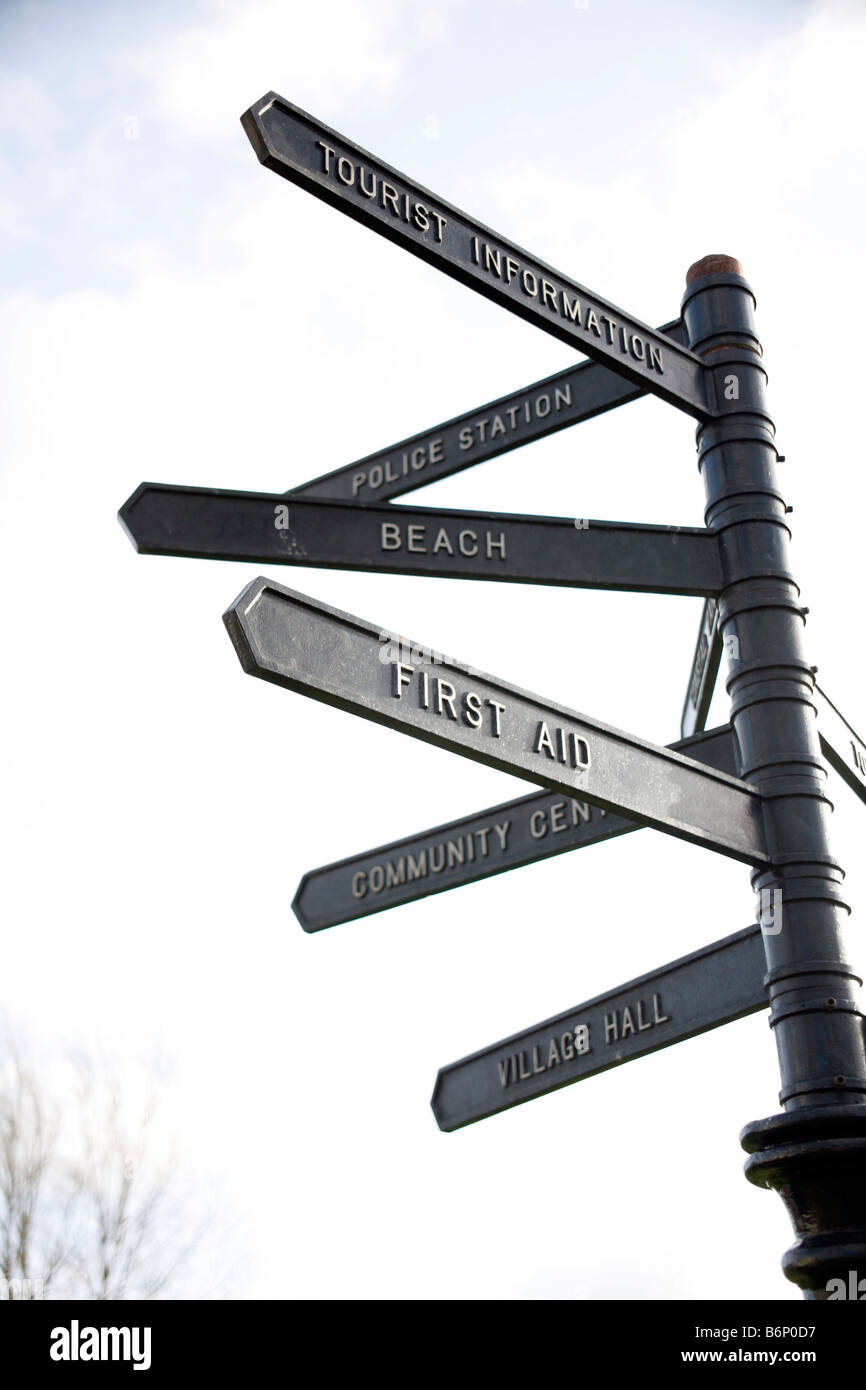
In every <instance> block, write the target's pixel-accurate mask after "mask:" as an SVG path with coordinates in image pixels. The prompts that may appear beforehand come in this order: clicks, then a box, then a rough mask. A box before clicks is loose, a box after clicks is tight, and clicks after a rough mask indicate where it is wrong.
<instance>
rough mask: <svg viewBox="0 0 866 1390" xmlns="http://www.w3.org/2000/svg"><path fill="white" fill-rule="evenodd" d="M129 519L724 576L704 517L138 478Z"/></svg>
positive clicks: (642, 579) (439, 553)
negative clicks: (484, 506)
mask: <svg viewBox="0 0 866 1390" xmlns="http://www.w3.org/2000/svg"><path fill="white" fill-rule="evenodd" d="M120 520H121V522H122V524H123V525H124V526H125V528H126V530H127V532H128V533H129V535H130V537H131V539H132V542H133V544H134V545H135V547H136V549H137V550H139V551H140V552H141V553H142V554H146V555H188V556H196V557H199V558H203V559H208V560H251V561H254V562H256V563H259V562H262V563H272V564H279V565H301V566H305V567H307V568H315V569H351V570H374V571H378V572H381V573H385V574H414V575H430V576H433V577H434V578H439V579H489V580H497V581H499V582H502V583H516V584H553V585H561V586H565V587H570V588H592V589H625V590H632V591H644V592H653V593H659V594H707V593H714V592H717V591H718V589H719V587H720V585H721V566H720V564H719V551H718V541H717V539H716V537H715V536H714V535H712V534H711V533H710V532H709V531H707V530H706V529H705V528H704V527H700V528H695V527H689V526H640V525H633V524H630V523H628V522H617V521H589V520H587V519H586V518H580V519H579V520H580V523H581V524H580V525H579V526H576V525H575V520H576V519H575V518H574V517H565V518H562V517H548V516H519V515H518V516H515V515H510V514H507V513H500V512H464V511H444V510H434V509H433V508H430V507H408V506H403V505H402V504H400V505H398V506H390V505H389V504H387V503H385V504H383V505H382V506H370V505H368V504H365V503H357V502H356V503H351V502H331V501H324V500H319V499H314V498H298V499H295V498H291V499H287V498H286V497H285V496H284V495H282V494H280V493H268V492H233V491H229V490H228V489H227V488H204V487H177V486H174V485H172V484H169V483H142V484H140V486H139V487H138V488H136V490H135V492H134V493H133V494H132V496H131V497H130V498H129V499H128V500H127V501H126V502H125V503H124V504H123V506H122V507H121V509H120ZM278 522H285V523H287V524H285V525H278V524H277V523H278ZM383 537H384V538H385V539H386V540H387V542H388V545H387V546H383Z"/></svg>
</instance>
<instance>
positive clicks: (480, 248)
mask: <svg viewBox="0 0 866 1390" xmlns="http://www.w3.org/2000/svg"><path fill="white" fill-rule="evenodd" d="M241 123H242V125H243V128H244V130H245V131H246V134H247V136H248V138H249V140H250V143H251V144H252V146H253V149H254V150H255V152H256V155H257V156H258V158H259V160H260V161H261V163H262V164H264V165H265V167H266V168H268V169H272V170H273V171H274V172H275V173H278V174H280V175H282V177H283V178H285V179H288V180H289V181H290V182H292V183H294V184H297V185H298V186H299V187H300V188H303V189H304V190H305V191H306V192H308V193H312V194H313V195H314V196H315V197H317V198H320V199H322V201H323V202H326V203H329V204H330V205H331V206H332V207H335V208H337V209H338V210H339V211H340V212H343V213H345V214H346V215H347V216H348V217H351V218H353V219H354V220H355V221H357V222H361V223H363V225H364V226H366V227H369V228H371V229H372V230H373V231H376V232H378V233H379V234H380V235H381V236H384V237H387V238H388V240H389V241H393V242H395V243H396V244H397V245H398V246H402V247H403V248H404V249H405V250H407V251H410V252H411V253H412V254H413V255H415V256H418V257H420V258H421V259H422V260H424V261H427V262H428V264H430V265H433V266H435V267H436V268H437V269H438V270H441V271H444V273H445V274H446V275H450V276H452V278H454V279H456V280H459V281H460V282H461V283H462V284H464V285H468V286H469V287H470V288H471V289H474V290H477V291H478V292H479V293H481V294H483V295H484V296H485V297H486V298H488V299H491V300H493V301H494V302H495V303H497V304H500V305H502V306H503V307H505V308H507V309H509V310H510V311H511V312H512V313H514V314H517V315H518V316H519V317H521V318H523V319H526V320H527V321H528V322H530V323H532V324H534V325H535V326H536V327H538V328H541V329H543V330H544V331H545V332H547V333H551V334H553V336H554V337H556V338H559V339H560V341H562V342H565V343H568V345H569V346H570V347H572V348H575V349H576V350H577V351H578V352H584V353H586V355H587V356H588V357H592V358H594V359H595V360H596V361H599V362H602V363H604V364H605V366H608V367H611V368H613V370H614V371H615V372H618V373H619V374H620V375H621V376H624V377H625V378H626V379H627V380H629V381H632V382H634V383H635V384H636V385H638V386H643V387H645V388H646V389H647V390H648V391H651V392H652V393H653V394H655V395H657V396H660V397H661V398H662V399H663V400H665V401H668V402H669V403H670V404H671V405H675V406H677V407H678V408H679V409H681V410H684V411H685V412H686V413H687V414H689V415H692V416H694V417H695V418H696V419H698V420H707V419H709V418H711V417H712V416H713V415H715V413H716V411H715V408H714V406H713V405H712V404H711V403H710V401H709V400H708V390H709V389H710V388H708V372H707V369H706V368H705V366H704V364H703V363H702V362H701V360H700V358H699V357H697V356H695V354H694V353H692V352H690V351H689V350H688V349H687V348H684V347H681V346H678V345H677V344H673V343H672V342H671V340H670V339H669V338H666V337H664V336H663V335H660V334H659V333H658V332H657V331H656V330H655V329H654V328H650V327H649V326H648V325H647V324H645V323H642V322H641V321H640V320H639V319H635V318H633V317H632V316H631V315H629V314H626V313H625V312H624V310H622V309H620V308H618V307H617V306H616V305H615V304H611V303H610V302H609V301H608V300H606V299H603V298H602V297H601V296H600V295H597V294H594V293H592V292H591V291H590V290H587V289H586V288H585V287H584V286H583V285H580V284H578V283H577V281H575V280H572V279H570V278H569V277H568V276H565V275H562V274H561V273H560V272H559V271H556V270H553V269H552V267H550V266H548V265H547V264H545V263H544V262H543V261H540V260H538V259H537V258H536V257H534V256H531V255H530V254H529V253H528V252H526V251H524V250H523V249H522V248H521V247H519V246H516V245H514V243H513V242H510V241H507V240H506V239H505V238H504V237H501V236H499V235H498V234H497V233H495V232H492V231H491V230H490V228H488V227H486V226H484V225H483V224H482V223H480V222H476V221H475V220H474V219H472V218H470V217H468V216H467V215H466V214H465V213H463V212H461V211H460V210H459V208H455V207H453V206H452V205H451V204H450V203H447V202H445V201H444V199H442V198H439V197H438V196H437V195H435V194H433V193H431V192H429V190H428V189H426V188H423V187H422V186H421V185H420V184H417V183H415V182H414V180H412V179H409V178H407V177H406V175H405V174H401V173H400V172H399V171H398V170H396V169H393V168H391V166H390V165H388V164H385V163H383V161H382V160H380V159H377V158H376V157H375V156H374V155H371V154H370V153H369V152H368V151H367V150H364V149H362V148H361V147H360V146H358V145H355V144H354V143H353V142H352V141H350V140H347V139H346V138H345V137H344V136H342V135H339V134H338V133H337V132H336V131H334V130H331V129H330V128H329V127H328V126H325V125H323V124H322V123H321V121H317V120H316V118H315V117H313V116H310V115H309V114H308V113H307V112H306V111H302V110H300V108H299V107H296V106H293V105H292V104H291V103H290V102H288V101H286V100H285V99H284V98H283V97H280V96H278V95H277V94H276V92H269V93H267V95H266V96H264V97H262V99H261V101H257V102H256V103H255V104H254V105H253V106H251V107H250V108H249V110H248V111H246V112H245V113H244V115H243V116H242V117H241Z"/></svg>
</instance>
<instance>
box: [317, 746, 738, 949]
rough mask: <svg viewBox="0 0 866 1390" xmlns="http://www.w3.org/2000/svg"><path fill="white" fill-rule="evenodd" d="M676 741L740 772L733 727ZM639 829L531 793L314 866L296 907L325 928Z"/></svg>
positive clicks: (698, 756)
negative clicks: (336, 860) (335, 860)
mask: <svg viewBox="0 0 866 1390" xmlns="http://www.w3.org/2000/svg"><path fill="white" fill-rule="evenodd" d="M671 746H672V748H673V749H674V751H675V752H679V753H684V754H685V755H686V756H687V757H690V758H694V759H695V761H696V762H700V763H704V764H705V765H706V766H707V767H715V768H717V769H718V771H719V772H726V773H728V774H729V775H730V776H736V773H737V770H738V769H737V767H736V762H735V757H734V741H733V735H732V731H731V726H730V724H725V725H723V726H722V727H721V728H718V729H712V730H710V731H709V732H708V733H702V734H698V735H696V736H695V737H694V738H686V739H681V740H680V741H679V742H678V743H674V744H672V745H671ZM640 828H641V827H640V826H639V825H638V824H637V823H636V822H635V821H632V820H628V819H626V817H625V816H617V815H611V814H609V813H607V812H605V811H600V810H599V809H598V808H597V807H593V806H590V805H589V803H588V802H586V801H580V800H573V799H568V800H563V799H562V798H560V797H557V796H554V795H552V794H551V793H549V792H534V793H532V794H530V795H529V796H521V797H517V798H516V800H514V801H506V802H504V803H503V804H502V805H500V806H490V807H488V808H487V809H486V810H484V811H478V812H476V814H475V815H472V816H463V817H462V818H461V819H460V820H456V821H449V822H448V823H447V824H445V825H437V826H434V827H433V828H432V829H430V830H424V831H421V833H420V834H416V835H409V836H405V837H404V838H403V839H401V840H394V841H392V843H391V844H386V845H379V846H378V847H377V848H376V849H371V850H366V851H365V852H364V853H362V854H354V855H352V856H351V857H349V858H347V859H342V860H339V861H338V862H337V863H334V864H325V865H323V867H322V868H319V869H311V870H310V871H309V872H308V873H306V874H304V876H303V878H302V879H301V881H300V883H299V884H298V890H297V892H296V894H295V897H294V900H293V902H292V909H293V911H294V913H295V916H296V917H297V919H298V921H299V922H300V924H301V926H302V927H303V929H304V931H307V932H315V931H322V930H323V929H324V928H326V927H334V926H337V925H338V924H340V923H343V922H352V921H356V920H357V919H358V918H360V917H369V916H372V915H373V914H374V913H377V912H384V911H386V910H387V909H388V908H391V907H397V906H399V905H400V904H402V903H407V902H415V901H417V900H418V899H419V898H426V897H429V896H430V895H431V894H434V893H442V892H445V891H447V890H448V889H450V888H459V887H462V886H463V885H464V884H467V883H475V882H477V881H478V880H480V879H484V878H490V877H492V876H493V875H495V874H501V873H505V872H506V871H507V870H508V869H517V868H522V867H523V866H524V865H526V864H534V863H536V862H537V861H539V860H541V859H549V858H551V857H552V856H553V855H557V854H564V853H566V852H568V851H570V850H574V849H582V848H583V847H584V846H585V845H592V844H597V843H598V842H599V841H601V840H611V839H613V838H614V837H615V836H618V835H626V834H628V833H629V832H630V831H632V830H640Z"/></svg>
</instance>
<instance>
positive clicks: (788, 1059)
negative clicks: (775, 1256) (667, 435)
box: [683, 256, 866, 1298]
mask: <svg viewBox="0 0 866 1390" xmlns="http://www.w3.org/2000/svg"><path fill="white" fill-rule="evenodd" d="M753 307H754V297H753V294H752V291H751V289H750V288H749V285H748V284H747V282H746V281H745V279H744V278H743V276H742V272H741V268H740V265H739V263H738V262H737V261H735V260H733V259H731V258H729V257H723V256H719V257H712V256H711V257H707V258H705V259H704V260H703V261H698V262H697V263H696V264H695V265H694V266H692V268H691V270H690V271H689V274H688V277H687V289H686V293H685V297H684V299H683V320H684V323H685V325H686V331H687V335H688V341H689V342H690V343H691V345H692V348H693V350H694V351H695V352H696V353H697V354H698V355H699V356H700V357H701V358H702V360H703V361H705V363H706V366H707V372H708V395H709V396H710V397H711V398H712V400H713V402H714V405H715V409H716V411H717V413H718V414H719V415H720V416H721V418H720V419H717V420H714V421H713V422H712V423H709V424H706V425H704V426H701V427H699V429H698V433H697V441H698V457H699V466H700V470H701V474H702V476H703V479H704V486H705V489H706V496H707V507H706V520H707V525H708V526H709V527H710V528H711V529H713V530H715V531H716V532H717V533H718V534H719V536H720V540H721V544H722V557H723V559H722V562H723V567H724V569H725V587H724V589H723V592H722V594H721V597H720V599H719V625H720V629H721V632H722V634H723V640H727V639H729V638H730V639H733V640H732V642H731V653H732V659H731V660H730V674H729V677H728V690H729V693H730V695H731V701H732V708H731V722H732V724H733V727H734V731H735V734H736V737H737V741H738V745H739V748H740V753H741V757H742V774H743V776H744V777H746V778H748V779H749V780H750V781H751V782H753V783H754V784H755V785H756V786H758V787H759V788H760V791H761V797H762V803H763V807H764V825H765V832H766V837H767V838H766V846H767V852H768V854H769V856H770V861H771V863H770V865H769V866H765V867H763V868H761V869H759V870H757V871H756V872H755V873H754V874H753V876H752V882H753V886H754V888H755V890H756V892H758V893H760V894H761V895H762V896H763V897H764V899H765V900H767V899H772V902H773V925H772V929H770V930H766V929H765V930H764V933H763V935H764V948H765V952H766V960H767V972H768V974H767V987H768V995H769V1000H770V1026H771V1027H772V1029H773V1031H774V1035H775V1039H776V1046H777V1049H778V1056H779V1068H780V1072H781V1079H782V1089H781V1092H780V1097H779V1098H780V1101H781V1104H782V1107H783V1113H782V1114H779V1115H775V1116H773V1117H771V1118H769V1119H765V1120H757V1121H755V1122H753V1123H752V1124H749V1125H747V1126H746V1128H745V1129H744V1131H743V1134H742V1136H741V1137H742V1143H743V1146H744V1148H745V1149H746V1151H747V1153H749V1155H750V1158H749V1161H748V1163H747V1166H746V1172H747V1176H748V1177H749V1179H750V1180H751V1181H752V1182H754V1183H757V1184H759V1185H761V1186H764V1187H770V1188H774V1189H776V1190H777V1191H779V1192H780V1193H781V1194H782V1196H783V1198H784V1200H785V1204H786V1206H787V1208H788V1211H789V1213H790V1216H791V1219H792V1221H793V1223H794V1229H795V1231H796V1234H797V1241H796V1243H795V1245H794V1246H793V1248H792V1249H791V1250H790V1251H789V1252H788V1254H787V1255H786V1257H785V1260H784V1269H785V1272H786V1274H787V1275H788V1277H789V1278H790V1279H792V1280H793V1281H794V1282H795V1283H797V1284H799V1286H800V1287H801V1288H802V1289H803V1290H804V1292H806V1294H807V1296H812V1297H819V1298H820V1297H825V1296H826V1289H827V1285H828V1281H829V1280H830V1279H835V1278H840V1277H841V1278H843V1279H847V1278H848V1275H849V1272H850V1271H851V1270H856V1271H857V1272H858V1275H859V1276H861V1277H862V1276H863V1275H864V1274H866V1184H864V1182H863V1172H864V1167H866V1103H864V1102H866V1048H864V1030H863V1016H862V1013H861V1011H860V1008H859V1007H858V1000H857V990H856V986H857V983H858V981H857V977H856V976H855V974H854V972H853V971H852V969H851V968H850V966H849V965H848V964H846V962H845V958H844V953H843V940H842V931H841V928H842V922H843V916H844V914H845V913H846V912H847V911H848V908H847V905H846V904H845V902H844V899H843V898H842V892H841V881H842V872H841V869H840V868H839V865H838V864H837V863H836V861H835V859H834V858H833V856H832V853H831V850H830V837H829V815H830V805H829V803H828V800H827V795H826V790H825V770H824V767H823V765H822V762H821V756H820V747H819V741H818V733H817V728H816V721H815V708H814V675H813V671H812V668H811V666H810V665H809V663H808V661H807V659H806V656H805V652H804V650H803V627H804V616H803V610H802V606H801V604H800V598H799V590H798V589H797V586H796V584H795V583H794V580H793V578H792V576H791V572H790V568H789V565H788V539H789V532H788V527H787V524H786V521H785V502H784V500H783V496H782V493H781V490H780V487H779V483H778V481H777V478H776V448H775V445H774V442H773V440H774V428H773V423H772V420H771V419H770V416H769V413H768V411H767V407H766V402H765V397H764V388H765V380H766V373H765V371H764V368H763V366H762V363H761V347H760V343H759V341H758V338H757V335H756V333H755V329H754V322H753ZM733 653H736V659H733Z"/></svg>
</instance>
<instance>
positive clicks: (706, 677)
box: [680, 533, 722, 738]
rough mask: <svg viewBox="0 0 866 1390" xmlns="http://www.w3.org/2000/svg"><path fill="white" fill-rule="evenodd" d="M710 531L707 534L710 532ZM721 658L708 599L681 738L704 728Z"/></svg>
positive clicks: (715, 613) (716, 617)
mask: <svg viewBox="0 0 866 1390" xmlns="http://www.w3.org/2000/svg"><path fill="white" fill-rule="evenodd" d="M710 534H711V533H710ZM721 659H722V634H721V631H720V629H719V605H718V604H717V603H716V601H715V599H710V598H708V599H707V601H706V603H705V604H704V611H703V613H702V614H701V626H700V631H699V632H698V642H697V646H696V647H695V654H694V657H693V659H692V674H691V678H690V680H689V688H688V690H687V691H686V703H685V705H684V706H683V717H682V720H681V722H680V733H681V734H682V736H683V738H689V737H690V736H691V735H692V734H697V733H700V731H701V729H703V728H705V727H706V723H707V716H708V714H709V712H710V705H711V704H712V700H713V691H714V690H715V687H716V677H717V675H718V674H719V665H720V663H721Z"/></svg>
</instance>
